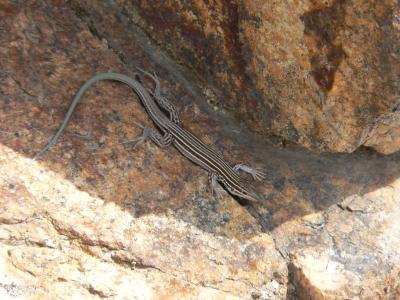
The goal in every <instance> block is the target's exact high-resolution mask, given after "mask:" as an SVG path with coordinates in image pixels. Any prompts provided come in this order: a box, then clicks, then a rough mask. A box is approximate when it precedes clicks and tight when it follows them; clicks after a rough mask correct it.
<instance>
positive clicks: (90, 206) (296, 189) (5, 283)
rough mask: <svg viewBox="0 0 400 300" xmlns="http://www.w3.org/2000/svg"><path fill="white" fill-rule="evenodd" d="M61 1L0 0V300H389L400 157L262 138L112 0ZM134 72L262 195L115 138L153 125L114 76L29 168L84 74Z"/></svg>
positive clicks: (167, 153)
mask: <svg viewBox="0 0 400 300" xmlns="http://www.w3.org/2000/svg"><path fill="white" fill-rule="evenodd" d="M68 3H70V4H71V6H70V7H69V6H68V5H66V3H64V2H63V1H41V0H37V1H23V2H22V1H20V2H19V1H13V2H10V1H1V0H0V14H1V18H0V65H1V71H0V72H1V73H0V120H2V122H1V124H0V143H1V146H0V298H1V299H3V298H4V299H7V298H11V297H13V296H20V297H21V298H26V299H46V298H50V299H58V298H63V299H79V298H81V299H90V298H94V299H95V298H96V299H98V298H100V297H102V298H110V299H123V298H124V297H125V298H127V299H128V298H129V299H132V298H137V299H146V298H147V299H168V298H170V299H176V298H181V299H229V298H232V299H234V298H235V297H236V298H245V299H249V298H251V297H253V298H257V297H258V298H261V299H263V298H264V299H266V298H268V297H269V298H270V299H285V298H289V299H290V297H292V298H295V299H296V297H300V296H301V297H304V298H309V297H311V296H312V297H318V295H324V296H326V297H331V298H335V297H336V298H340V297H342V296H343V295H345V296H346V297H348V298H350V297H353V296H354V295H357V291H361V289H362V288H363V290H362V293H363V294H362V295H377V297H379V296H382V298H385V297H387V298H389V299H390V297H392V298H394V299H396V296H397V295H398V292H399V291H398V283H397V282H396V280H395V279H396V278H397V277H398V267H397V266H396V264H395V263H397V261H396V259H397V260H398V257H399V255H398V249H400V245H399V240H398V238H397V236H398V235H396V233H397V232H398V221H397V220H396V217H397V216H398V213H399V212H398V209H399V206H400V205H399V199H398V194H399V193H398V192H399V187H398V178H400V156H399V154H394V155H388V156H381V155H378V154H376V153H374V152H372V151H367V150H365V149H360V150H358V151H356V152H355V153H353V154H351V155H350V154H315V153H310V152H308V151H306V150H304V149H301V148H299V147H297V146H293V145H286V146H285V145H284V144H283V145H281V146H282V147H281V148H279V147H277V145H278V144H277V143H276V141H275V140H271V141H265V140H264V141H262V140H261V139H260V138H259V137H258V136H254V135H252V134H251V133H249V132H247V131H246V130H244V129H243V128H240V127H239V126H238V124H237V123H236V122H233V121H232V119H231V118H229V116H228V115H227V114H225V113H224V112H218V111H217V112H214V111H212V110H210V109H209V108H208V107H207V106H206V105H204V104H203V103H202V101H203V98H202V93H201V91H200V89H199V88H198V87H197V86H196V84H194V83H193V77H192V76H190V72H189V73H188V72H187V70H182V69H181V68H178V67H177V66H176V65H175V64H174V62H173V61H172V60H170V59H169V58H168V56H166V55H165V54H164V53H162V52H160V51H159V49H157V48H156V47H155V46H154V44H152V43H151V42H150V41H149V40H148V39H147V38H146V37H145V36H144V35H143V34H142V33H141V32H140V31H138V30H137V28H136V27H135V26H134V24H133V22H132V20H131V19H130V18H129V17H128V15H127V14H125V13H121V12H119V11H118V9H117V7H115V6H109V4H110V3H111V2H102V3H97V2H96V3H97V5H98V6H96V7H92V9H86V8H85V6H84V3H82V5H81V6H79V7H77V6H76V3H73V2H70V1H69V2H68ZM134 66H140V67H143V68H145V69H147V70H150V71H152V70H157V72H158V76H159V77H160V79H161V82H162V85H163V93H164V94H166V95H167V96H168V98H170V100H171V101H172V102H173V103H175V105H176V106H177V107H178V109H179V111H180V115H181V119H182V122H183V124H184V125H185V127H187V128H189V129H191V130H192V131H194V132H195V133H196V134H197V135H199V136H200V137H201V138H202V139H203V140H204V141H206V142H207V143H209V144H214V145H215V147H216V148H217V149H218V150H219V151H221V152H222V154H223V155H224V156H225V157H227V158H229V161H231V162H232V163H237V162H240V161H241V160H242V161H243V160H244V159H243V158H245V160H246V161H245V162H246V163H249V164H254V165H255V166H257V167H259V168H260V169H263V170H264V171H265V172H266V173H267V179H266V180H265V181H264V182H262V183H260V184H259V185H258V186H257V188H258V189H259V191H260V193H261V194H262V195H263V197H264V199H265V200H264V201H263V202H262V203H259V204H255V205H247V204H246V203H244V204H246V205H240V204H239V203H238V202H236V201H235V200H234V199H233V198H231V197H230V196H229V195H228V194H227V193H225V192H223V191H222V190H221V195H222V198H221V199H219V200H216V199H214V198H213V197H212V196H211V194H210V193H209V190H208V180H207V175H206V172H204V171H203V170H201V169H200V168H199V167H197V166H194V165H193V164H191V163H190V162H189V161H188V160H187V159H185V158H183V157H182V156H181V155H180V154H179V153H178V152H177V151H176V150H175V149H174V148H172V147H170V148H167V149H159V148H157V147H156V146H155V145H153V144H151V143H148V144H145V145H143V146H141V147H137V148H136V149H132V148H131V147H130V146H129V145H127V144H123V142H124V141H126V140H130V139H132V138H134V137H135V136H136V135H138V134H140V131H141V129H140V127H139V126H138V123H139V124H142V125H146V126H152V124H151V121H150V120H149V118H148V117H147V115H146V114H144V111H143V108H142V107H141V105H140V104H139V103H138V101H137V100H138V99H137V97H136V96H135V95H134V94H133V93H132V92H131V91H130V90H129V89H128V88H127V87H125V86H123V85H121V84H117V83H110V82H101V83H98V84H96V88H93V89H91V90H90V91H88V93H87V95H85V97H84V101H83V102H82V103H81V104H80V105H78V108H77V110H76V112H75V114H74V117H73V118H72V120H71V122H70V124H69V125H68V127H67V130H66V132H65V133H64V135H63V136H62V137H61V139H60V141H59V142H58V143H57V144H56V145H55V146H54V147H53V148H51V149H50V150H49V151H48V152H47V153H46V154H45V155H43V156H42V157H41V158H40V159H39V161H38V162H35V163H33V164H31V165H29V164H28V163H29V160H27V158H26V157H32V156H33V155H34V154H35V153H36V152H37V151H38V150H39V149H40V148H41V147H42V146H43V145H44V144H45V143H46V142H47V141H48V139H49V137H50V136H51V135H52V134H53V133H54V132H55V130H56V128H57V126H58V125H59V124H60V121H61V119H62V118H63V116H64V113H65V111H66V108H67V106H68V104H69V103H70V101H71V98H72V96H73V95H74V94H75V92H76V91H77V89H78V87H79V86H80V85H81V84H82V83H83V81H84V80H86V79H88V78H89V77H91V76H92V75H93V74H94V73H96V72H101V71H106V70H113V71H121V72H123V73H127V74H132V73H131V72H132V70H134ZM146 83H148V82H146ZM215 99H216V100H217V102H219V101H220V100H221V99H223V98H215ZM395 115H396V114H395V113H394V116H395ZM385 120H386V121H387V123H386V124H389V125H388V126H389V127H390V126H391V125H390V124H391V123H390V122H392V119H390V120H389V119H385ZM386 121H385V122H386ZM381 123H382V124H383V123H384V122H381ZM389 127H388V128H389ZM374 128H375V129H374V130H377V131H379V130H381V129H380V128H381V127H379V126H376V127H374ZM390 128H392V127H390ZM391 130H392V129H391ZM393 130H395V128H393ZM380 132H381V133H380V134H383V131H380ZM385 136H386V135H385ZM386 137H387V136H386ZM371 141H372V139H371ZM236 200H238V199H236ZM338 204H339V205H340V207H342V209H340V208H338ZM397 219H398V217H397ZM392 225H393V226H392ZM352 228H354V230H353V231H351V230H352ZM311 229H312V230H311ZM271 236H272V237H273V239H272V237H271ZM378 240H379V241H380V242H379V243H378V242H376V241H378ZM348 241H352V243H349V242H348ZM364 241H365V242H364ZM334 251H336V252H334ZM371 253H374V255H372V254H371ZM324 259H325V260H324ZM327 260H328V261H332V263H331V264H330V265H329V269H328V270H329V271H330V273H329V275H330V276H331V277H330V278H332V280H330V281H329V282H326V281H325V282H324V281H322V279H321V278H323V276H324V275H326V274H328V273H326V272H324V270H325V269H322V271H321V268H318V265H319V262H320V261H323V262H324V263H326V261H327ZM313 262H315V263H313ZM376 262H379V266H380V269H377V263H376ZM397 265H398V263H397ZM364 271H365V272H364ZM288 272H289V275H290V276H288ZM344 276H345V278H346V279H349V280H352V282H351V284H348V285H344V286H343V285H342V284H341V283H342V282H343V278H344ZM373 276H374V277H373ZM396 276H397V277H396ZM327 278H328V277H327ZM354 278H356V279H357V280H355V279H354ZM371 278H373V280H372V279H371ZM328 279H329V278H328ZM353 279H354V280H353ZM332 282H333V283H337V284H336V285H332ZM329 284H330V285H329ZM354 297H356V296H354ZM354 297H353V298H354ZM372 298H373V297H372Z"/></svg>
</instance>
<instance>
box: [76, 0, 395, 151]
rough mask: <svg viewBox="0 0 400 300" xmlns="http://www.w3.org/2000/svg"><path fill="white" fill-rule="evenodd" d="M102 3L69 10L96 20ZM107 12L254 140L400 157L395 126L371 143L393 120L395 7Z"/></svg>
mask: <svg viewBox="0 0 400 300" xmlns="http://www.w3.org/2000/svg"><path fill="white" fill-rule="evenodd" d="M103 2H104V1H98V0H97V1H96V0H90V1H89V0H88V1H84V2H82V1H74V0H73V1H72V3H75V5H76V6H77V7H80V8H83V9H82V11H85V12H86V14H87V15H92V16H93V15H96V14H97V15H98V16H101V15H104V11H106V9H104V6H105V5H106V4H104V3H103ZM113 9H115V10H116V12H117V14H124V15H126V16H128V17H129V18H131V19H133V20H134V22H135V23H136V24H138V25H139V26H140V27H141V28H142V29H143V30H144V31H146V32H147V33H148V34H149V35H150V36H151V37H152V38H153V39H155V40H156V41H157V42H158V44H159V45H160V47H162V48H163V49H165V50H167V51H169V53H170V54H171V55H172V56H173V57H175V59H176V60H178V61H179V62H180V63H182V64H184V65H186V66H189V67H190V68H191V69H192V71H193V72H195V73H196V74H197V75H198V77H199V78H201V79H200V80H201V81H202V85H203V91H204V94H205V95H206V97H207V100H208V101H209V102H211V103H212V104H213V105H216V106H219V107H221V108H225V109H227V110H228V111H230V112H232V113H233V114H235V115H236V118H237V119H238V120H246V123H247V125H248V126H250V127H251V128H253V129H255V130H257V131H258V132H260V133H264V134H268V133H272V134H274V135H278V136H280V137H282V138H283V139H285V140H289V141H292V142H296V143H299V144H301V145H304V146H306V147H308V148H313V149H319V150H325V151H330V152H352V151H354V150H355V149H357V148H358V147H359V146H360V145H367V146H370V147H373V148H374V149H376V150H377V151H381V152H382V153H385V154H388V153H394V152H395V151H398V150H400V134H399V128H400V125H399V122H398V121H397V122H392V123H391V124H390V125H389V126H390V127H391V128H392V129H391V130H390V138H387V136H386V135H385V136H382V135H381V134H380V133H381V131H382V130H385V128H386V127H387V126H388V125H387V120H388V117H389V115H393V114H395V115H396V118H397V119H398V118H399V115H400V109H399V105H400V83H399V82H400V72H399V69H400V54H399V51H398V49H399V48H400V17H399V16H400V5H399V2H398V1H395V0H383V1H378V2H377V1H374V0H368V1H365V0H355V1H345V0H329V1H322V0H306V1H264V0H246V1H239V2H238V1H182V0H174V1H153V0H147V1H118V2H116V3H115V5H114V6H113ZM99 19H101V21H104V19H105V18H101V17H100V18H97V19H96V23H98V21H99ZM107 19H108V18H107ZM110 19H112V17H111V18H110ZM104 22H109V20H107V21H104ZM161 28H162V30H160V29H161ZM108 31H109V34H112V33H111V32H110V30H108ZM384 120H386V121H384ZM376 127H383V128H381V129H379V130H374V129H375V128H376Z"/></svg>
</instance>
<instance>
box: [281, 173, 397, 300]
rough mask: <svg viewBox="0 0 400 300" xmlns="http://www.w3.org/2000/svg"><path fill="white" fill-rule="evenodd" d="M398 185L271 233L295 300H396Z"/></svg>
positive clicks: (356, 197)
mask: <svg viewBox="0 0 400 300" xmlns="http://www.w3.org/2000/svg"><path fill="white" fill-rule="evenodd" d="M399 220H400V180H396V181H395V182H393V183H392V184H391V185H390V186H387V187H384V188H380V189H377V190H375V191H373V192H370V193H366V194H364V195H362V196H360V195H354V196H349V197H347V198H346V199H344V200H343V201H342V203H340V204H339V206H338V207H336V208H335V207H332V208H331V209H329V210H328V211H326V212H321V213H317V214H313V215H309V216H306V217H303V218H301V219H298V220H296V221H293V222H288V223H286V224H284V225H282V226H281V227H279V228H277V229H276V230H275V231H274V238H275V240H276V241H277V244H278V248H279V249H280V251H281V253H283V254H284V255H285V256H286V257H288V258H290V265H289V270H290V276H291V277H292V282H293V284H294V285H295V286H296V287H297V289H296V291H297V292H298V294H297V298H295V299H376V298H380V299H396V298H397V297H399V296H400V283H399V278H400V267H399V266H400V235H399V234H398V232H399V230H400V221H399Z"/></svg>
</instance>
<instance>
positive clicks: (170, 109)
mask: <svg viewBox="0 0 400 300" xmlns="http://www.w3.org/2000/svg"><path fill="white" fill-rule="evenodd" d="M139 70H140V71H141V72H143V73H145V74H146V75H147V76H149V77H150V78H151V79H152V80H154V82H155V89H154V91H149V90H148V89H146V88H145V87H143V85H142V84H141V83H140V82H139V81H137V80H135V79H133V78H131V77H129V76H126V75H123V74H119V73H100V74H97V75H95V76H93V77H92V78H91V79H89V80H88V81H86V82H85V83H84V84H83V85H82V86H81V88H80V89H79V91H78V93H77V94H76V95H75V97H74V99H73V100H72V103H71V104H70V106H69V109H68V112H67V114H66V115H65V117H64V120H63V122H62V124H61V125H60V127H59V128H58V130H57V132H56V133H55V134H54V135H53V137H52V138H51V140H50V141H49V142H48V143H47V145H46V146H45V147H44V148H43V149H42V150H40V151H39V152H38V153H37V154H36V155H35V156H34V158H33V160H35V159H37V158H38V157H39V156H40V155H42V154H43V153H44V152H45V151H47V150H48V149H49V148H50V147H51V146H52V145H54V144H55V143H56V142H57V140H58V138H59V137H60V135H61V133H62V132H63V130H64V129H65V127H66V125H67V123H68V121H69V120H70V118H71V116H72V113H73V112H74V109H75V107H76V105H77V104H78V102H79V100H80V99H81V97H82V96H83V94H84V93H85V92H86V91H87V90H88V89H89V87H90V86H92V85H93V84H94V83H95V82H97V81H101V80H113V81H119V82H122V83H125V84H127V85H128V86H129V87H131V88H132V89H133V90H134V91H135V92H136V93H137V95H138V96H139V98H140V100H141V102H142V104H143V106H144V107H145V109H146V111H147V113H148V114H149V116H150V118H151V119H152V121H153V122H154V123H155V125H156V126H157V127H158V129H159V130H160V132H161V133H162V134H161V133H160V132H159V131H157V130H155V129H153V128H144V129H143V133H142V135H141V136H140V137H138V138H136V139H135V140H133V141H130V142H135V146H136V145H139V144H142V143H143V142H144V141H146V140H147V139H148V138H150V139H151V140H152V141H153V142H154V143H155V144H157V145H158V146H160V147H166V146H169V145H171V144H172V145H174V146H175V147H176V149H178V151H179V152H180V153H181V154H183V155H184V156H185V157H187V158H188V159H189V160H191V161H192V162H194V163H195V164H197V165H199V166H201V167H202V168H204V169H205V170H207V171H208V173H209V179H210V183H211V191H212V193H213V194H214V193H216V185H217V182H219V183H221V184H222V186H223V187H225V189H226V190H227V191H228V192H230V193H231V194H233V195H235V196H239V197H241V198H244V199H247V200H250V201H259V200H261V197H260V196H259V195H258V194H257V192H256V191H255V190H254V189H253V188H252V187H251V186H250V183H249V182H248V181H247V180H244V179H243V178H241V177H240V176H239V175H238V171H239V170H241V171H244V172H247V173H249V174H250V175H252V177H253V178H254V179H257V180H261V179H264V177H265V174H264V173H262V172H260V171H258V170H256V169H253V168H251V167H249V166H247V165H244V164H237V165H235V166H234V167H231V166H230V165H229V164H228V163H227V162H226V161H225V160H224V158H223V157H222V156H221V155H220V154H219V153H217V152H216V151H215V150H213V149H212V148H211V147H210V146H208V145H206V144H204V143H203V142H202V141H201V140H200V139H199V138H197V137H196V136H195V135H194V134H192V133H191V132H189V131H188V130H186V129H184V128H183V127H182V126H181V125H180V120H179V116H178V113H177V111H176V109H175V107H174V106H173V105H172V103H170V102H169V101H168V100H167V99H166V98H165V97H163V96H162V95H161V87H160V82H159V80H158V78H157V77H156V75H155V74H154V75H152V74H150V73H148V72H146V71H144V70H141V69H139ZM163 110H164V111H166V112H167V113H168V114H169V116H167V114H165V113H164V112H163Z"/></svg>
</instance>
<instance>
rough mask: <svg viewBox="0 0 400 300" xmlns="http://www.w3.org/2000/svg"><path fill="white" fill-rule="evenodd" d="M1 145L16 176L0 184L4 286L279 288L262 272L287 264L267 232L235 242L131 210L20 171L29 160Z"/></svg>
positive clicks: (127, 291)
mask: <svg viewBox="0 0 400 300" xmlns="http://www.w3.org/2000/svg"><path fill="white" fill-rule="evenodd" d="M0 153H1V155H0V157H1V164H0V165H1V170H0V172H1V174H2V178H6V177H5V176H6V175H8V176H14V174H16V176H18V179H16V181H15V184H14V185H12V186H5V187H4V186H3V188H2V190H1V192H0V199H1V202H0V216H1V217H0V224H1V225H0V240H1V241H2V242H1V253H0V257H1V259H0V261H2V264H1V269H2V272H1V274H3V275H2V277H0V280H1V286H0V289H1V288H2V289H3V291H2V293H3V294H7V293H8V294H11V293H12V292H10V291H9V290H8V289H7V287H11V286H13V288H14V289H15V290H17V291H18V293H21V294H23V295H27V296H29V295H32V296H35V297H38V299H39V298H40V297H47V298H50V299H55V298H63V299H65V298H68V299H74V295H75V297H77V298H79V299H82V298H85V299H89V298H90V299H91V298H94V299H95V298H97V297H96V296H100V297H106V298H115V299H132V298H135V299H166V298H169V297H171V298H173V299H176V298H179V297H184V298H193V299H199V298H200V299H210V298H211V299H214V298H215V299H226V298H228V299H236V297H239V296H242V297H244V296H245V295H249V294H251V293H261V294H263V293H264V294H266V295H267V294H272V295H274V293H276V294H279V293H281V292H282V291H280V290H279V287H280V284H279V283H278V282H277V281H276V280H271V278H272V277H273V275H272V274H273V273H274V272H276V273H277V274H284V273H285V270H286V267H285V265H284V264H282V258H281V257H280V255H279V254H278V253H277V252H276V250H275V249H274V242H273V240H272V238H271V237H269V236H268V235H267V234H262V233H260V234H259V235H257V236H254V237H253V238H249V239H247V240H246V241H238V240H235V239H228V238H223V237H215V236H213V235H212V234H209V233H205V232H203V231H200V230H199V229H196V228H195V227H194V226H192V225H190V224H188V223H185V222H183V221H177V220H174V219H173V218H169V217H166V216H157V215H154V214H150V215H146V216H142V217H139V218H135V217H134V216H132V214H131V213H130V212H129V211H126V210H125V209H123V208H121V207H119V206H117V205H115V204H114V203H112V202H109V203H106V202H105V201H104V200H101V199H99V198H96V197H93V196H90V195H89V194H88V193H86V192H83V191H79V190H78V189H77V188H76V187H75V186H74V185H73V184H71V183H70V182H69V181H67V180H65V179H64V178H62V176H60V175H58V174H56V173H53V172H51V171H48V170H46V169H44V168H42V167H40V166H39V165H38V164H33V165H32V166H30V168H29V172H26V173H24V174H21V173H20V172H21V170H22V169H23V168H24V167H25V166H26V164H27V163H28V162H29V161H28V160H27V159H23V158H21V157H19V156H18V155H17V154H16V153H15V152H13V151H12V150H11V149H9V148H6V147H4V146H1V149H0ZM10 170H13V171H14V172H10ZM268 278H270V279H268ZM281 289H282V290H283V292H284V291H285V289H284V286H283V287H281ZM78 296H79V297H78ZM77 298H75V299H77ZM41 299H43V298H41Z"/></svg>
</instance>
